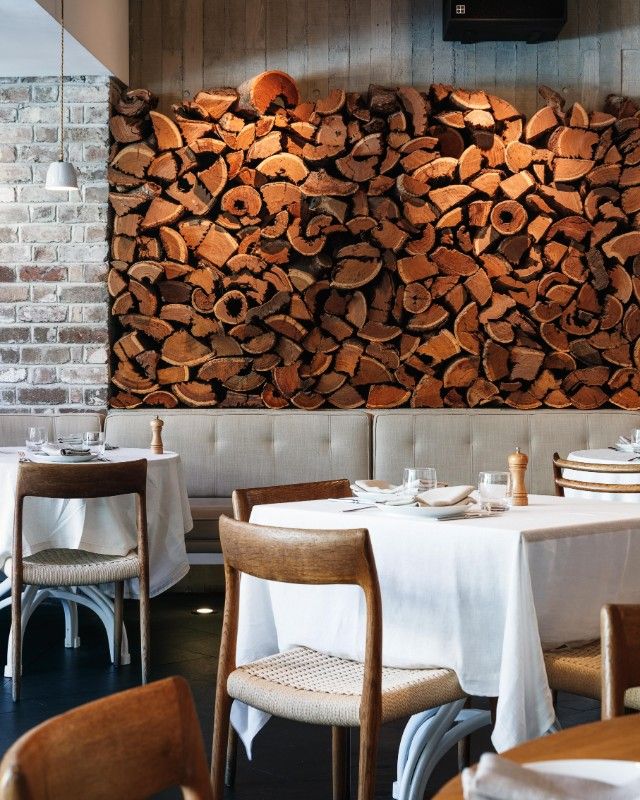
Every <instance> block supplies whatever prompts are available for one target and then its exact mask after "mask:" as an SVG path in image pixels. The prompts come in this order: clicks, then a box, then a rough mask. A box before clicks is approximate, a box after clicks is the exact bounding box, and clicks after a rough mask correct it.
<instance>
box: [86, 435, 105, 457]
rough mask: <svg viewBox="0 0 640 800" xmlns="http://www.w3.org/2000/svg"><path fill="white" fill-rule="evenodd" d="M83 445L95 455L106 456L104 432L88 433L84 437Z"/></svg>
mask: <svg viewBox="0 0 640 800" xmlns="http://www.w3.org/2000/svg"><path fill="white" fill-rule="evenodd" d="M82 443H83V444H84V446H85V447H87V448H89V450H91V452H92V453H93V454H94V455H97V456H103V455H104V433H102V431H87V432H86V433H84V434H83V435H82Z"/></svg>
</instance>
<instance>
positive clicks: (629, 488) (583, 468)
mask: <svg viewBox="0 0 640 800" xmlns="http://www.w3.org/2000/svg"><path fill="white" fill-rule="evenodd" d="M563 469H572V470H576V471H577V472H591V473H594V472H595V473H598V472H600V473H609V474H615V475H629V474H631V475H638V477H639V478H640V461H639V462H638V463H637V464H589V463H587V462H585V461H569V460H568V459H566V458H560V456H559V455H558V454H557V453H554V454H553V481H554V483H555V488H556V495H557V496H558V497H564V490H565V489H578V490H580V491H583V492H601V493H606V494H634V493H640V484H639V483H593V482H590V481H579V480H572V479H570V478H564V477H563V476H562V470H563Z"/></svg>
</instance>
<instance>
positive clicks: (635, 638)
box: [600, 605, 640, 719]
mask: <svg viewBox="0 0 640 800" xmlns="http://www.w3.org/2000/svg"><path fill="white" fill-rule="evenodd" d="M600 635H601V641H602V719H611V718H612V717H618V716H621V715H622V714H624V713H625V706H624V694H625V692H626V690H627V689H631V688H633V687H636V686H640V605H606V606H603V608H602V611H601V612H600Z"/></svg>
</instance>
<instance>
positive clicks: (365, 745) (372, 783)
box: [358, 719, 380, 800]
mask: <svg viewBox="0 0 640 800" xmlns="http://www.w3.org/2000/svg"><path fill="white" fill-rule="evenodd" d="M379 735H380V721H379V720H378V719H369V720H367V721H366V724H365V725H362V726H361V727H360V763H359V765H358V800H373V797H374V793H375V789H376V761H377V755H378V737H379Z"/></svg>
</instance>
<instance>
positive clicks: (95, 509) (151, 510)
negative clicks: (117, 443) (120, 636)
mask: <svg viewBox="0 0 640 800" xmlns="http://www.w3.org/2000/svg"><path fill="white" fill-rule="evenodd" d="M17 451H18V448H8V447H4V448H2V452H0V565H4V564H5V562H6V560H7V559H8V558H10V556H11V547H12V541H13V522H14V504H15V486H16V475H17V471H18V455H17ZM106 455H107V457H108V458H109V459H110V460H111V461H135V460H136V459H140V458H146V459H147V461H148V467H147V527H148V538H149V577H150V580H149V591H150V594H151V596H152V597H153V596H154V595H157V594H160V593H161V592H164V591H165V590H166V589H168V588H169V587H170V586H173V585H174V584H175V583H177V582H178V581H179V580H180V579H181V578H183V577H184V576H185V575H186V574H187V572H188V571H189V562H188V559H187V553H186V549H185V543H184V535H185V533H186V532H188V531H190V530H191V528H192V527H193V521H192V519H191V511H190V509H189V500H188V497H187V490H186V487H185V483H184V477H183V473H182V464H181V462H180V456H179V455H178V454H177V453H164V454H163V455H154V454H152V453H151V452H150V451H149V450H142V449H134V448H119V449H117V450H110V451H108V453H107V454H106ZM101 466H102V465H101V464H95V465H92V469H95V471H96V480H97V481H99V480H100V468H101ZM23 530H24V534H23V548H24V555H25V556H29V555H32V554H34V553H38V552H40V551H41V550H47V549H48V548H52V547H68V548H79V549H83V550H89V551H90V552H92V553H103V554H106V555H125V554H126V553H128V552H129V551H130V550H132V549H133V548H135V547H136V544H137V541H136V518H135V500H134V498H133V496H131V495H125V496H122V497H110V498H104V499H102V498H100V499H90V500H77V499H76V500H55V499H49V498H46V499H45V498H33V497H30V498H26V499H25V505H24V522H23ZM7 569H8V567H7ZM127 584H128V585H127V594H128V596H133V597H137V593H138V581H137V579H136V580H133V581H128V582H127Z"/></svg>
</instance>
